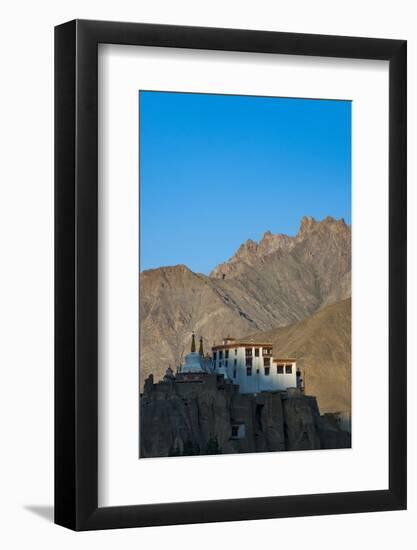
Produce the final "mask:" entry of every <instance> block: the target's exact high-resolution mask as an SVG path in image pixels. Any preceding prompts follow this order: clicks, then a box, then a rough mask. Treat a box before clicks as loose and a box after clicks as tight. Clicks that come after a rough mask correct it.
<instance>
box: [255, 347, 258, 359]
mask: <svg viewBox="0 0 417 550" xmlns="http://www.w3.org/2000/svg"><path fill="white" fill-rule="evenodd" d="M255 357H259V348H255Z"/></svg>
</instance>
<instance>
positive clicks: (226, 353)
mask: <svg viewBox="0 0 417 550" xmlns="http://www.w3.org/2000/svg"><path fill="white" fill-rule="evenodd" d="M224 358H225V359H228V358H229V350H228V349H226V350H225V351H224Z"/></svg>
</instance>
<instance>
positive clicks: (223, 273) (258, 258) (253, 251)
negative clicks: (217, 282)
mask: <svg viewBox="0 0 417 550" xmlns="http://www.w3.org/2000/svg"><path fill="white" fill-rule="evenodd" d="M334 231H339V232H341V233H343V234H344V235H345V237H346V238H347V239H350V228H349V226H348V225H346V223H345V221H344V219H343V218H341V219H340V220H336V219H335V218H333V217H332V216H327V217H326V218H324V219H323V220H320V221H317V220H316V219H314V218H313V217H312V216H304V217H303V218H302V219H301V222H300V228H299V231H298V233H297V235H296V236H295V237H290V236H289V235H285V234H284V233H272V232H271V231H270V230H267V231H265V233H264V234H263V236H262V239H261V240H260V241H259V242H258V243H257V242H256V241H254V240H252V239H248V240H247V241H246V242H244V243H243V244H241V245H240V247H239V248H238V250H237V251H236V252H235V254H234V255H233V256H232V257H231V258H230V259H229V260H227V261H226V262H223V263H221V264H219V265H218V266H216V267H215V268H214V269H213V271H212V272H211V273H210V277H213V278H217V279H224V278H230V277H234V276H237V275H238V274H240V273H241V271H242V269H245V266H247V265H249V266H255V265H257V264H258V263H263V262H264V260H265V259H266V258H267V257H268V256H270V255H272V254H275V253H278V252H289V251H291V250H292V249H293V248H294V247H295V246H296V245H297V244H298V243H300V242H301V241H304V240H306V239H308V238H309V237H311V236H316V235H317V234H320V236H321V237H324V235H325V234H327V233H328V234H330V233H332V232H334Z"/></svg>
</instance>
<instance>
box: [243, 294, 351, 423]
mask: <svg viewBox="0 0 417 550" xmlns="http://www.w3.org/2000/svg"><path fill="white" fill-rule="evenodd" d="M250 338H251V339H253V341H254V342H257V341H258V342H264V341H265V340H267V341H270V342H272V343H273V350H274V355H275V356H276V357H278V356H280V355H282V356H284V357H286V356H287V357H288V356H290V357H293V356H295V357H296V358H297V367H299V368H300V370H301V372H302V374H303V377H304V382H305V390H306V393H307V394H309V395H314V396H316V397H317V400H318V403H319V406H320V411H321V412H322V413H323V412H324V413H325V412H336V411H342V412H344V411H350V407H351V299H350V298H349V299H347V300H343V301H341V302H338V303H336V304H332V305H329V306H327V307H325V308H323V309H321V310H319V311H317V312H316V313H314V314H313V315H311V316H310V317H307V318H305V319H303V320H302V321H300V322H298V323H295V324H293V325H290V326H287V327H282V328H277V329H274V330H271V331H268V332H261V333H258V334H253V335H251V336H250Z"/></svg>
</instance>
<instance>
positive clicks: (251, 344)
mask: <svg viewBox="0 0 417 550" xmlns="http://www.w3.org/2000/svg"><path fill="white" fill-rule="evenodd" d="M232 348H272V344H271V342H263V343H262V342H233V343H232V344H218V345H217V346H213V347H212V348H211V349H212V350H213V351H217V350H220V349H232Z"/></svg>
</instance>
